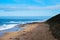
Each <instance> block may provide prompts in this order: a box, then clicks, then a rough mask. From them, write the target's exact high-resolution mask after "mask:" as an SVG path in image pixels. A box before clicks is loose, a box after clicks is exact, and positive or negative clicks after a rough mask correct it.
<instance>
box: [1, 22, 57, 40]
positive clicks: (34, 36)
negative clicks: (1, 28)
mask: <svg viewBox="0 0 60 40" xmlns="http://www.w3.org/2000/svg"><path fill="white" fill-rule="evenodd" d="M23 28H24V30H22V31H17V32H10V33H5V35H4V36H2V37H0V40H57V39H55V38H54V37H53V36H52V34H51V32H50V31H49V25H48V24H45V23H32V24H26V25H24V27H23Z"/></svg>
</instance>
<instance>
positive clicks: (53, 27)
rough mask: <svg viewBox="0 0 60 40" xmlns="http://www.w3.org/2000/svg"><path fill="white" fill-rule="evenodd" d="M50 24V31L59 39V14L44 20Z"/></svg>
mask: <svg viewBox="0 0 60 40" xmlns="http://www.w3.org/2000/svg"><path fill="white" fill-rule="evenodd" d="M46 23H48V24H49V25H50V27H49V28H50V31H51V32H52V35H53V36H54V37H55V38H57V39H58V40H60V14H58V15H56V16H54V17H52V18H50V19H48V20H47V21H46Z"/></svg>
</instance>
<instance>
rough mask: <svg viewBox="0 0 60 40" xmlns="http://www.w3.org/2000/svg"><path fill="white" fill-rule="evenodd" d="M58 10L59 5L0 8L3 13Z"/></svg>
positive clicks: (7, 6)
mask: <svg viewBox="0 0 60 40" xmlns="http://www.w3.org/2000/svg"><path fill="white" fill-rule="evenodd" d="M55 9H60V5H54V6H46V7H40V6H19V5H13V6H12V5H6V6H1V5H0V10H4V11H21V10H55Z"/></svg>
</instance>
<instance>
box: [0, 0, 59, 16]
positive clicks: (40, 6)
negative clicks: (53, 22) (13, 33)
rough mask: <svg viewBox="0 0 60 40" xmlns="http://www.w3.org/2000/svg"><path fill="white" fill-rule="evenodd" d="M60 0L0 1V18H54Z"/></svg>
mask: <svg viewBox="0 0 60 40" xmlns="http://www.w3.org/2000/svg"><path fill="white" fill-rule="evenodd" d="M59 13H60V0H0V16H54V15H57V14H59Z"/></svg>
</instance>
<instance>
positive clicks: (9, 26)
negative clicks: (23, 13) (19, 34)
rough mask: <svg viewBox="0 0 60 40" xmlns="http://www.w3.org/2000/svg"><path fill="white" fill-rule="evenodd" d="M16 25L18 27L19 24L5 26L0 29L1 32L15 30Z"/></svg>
mask: <svg viewBox="0 0 60 40" xmlns="http://www.w3.org/2000/svg"><path fill="white" fill-rule="evenodd" d="M16 25H17V24H9V25H3V26H2V27H0V31H1V30H7V29H11V28H14V27H15V26H16Z"/></svg>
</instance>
